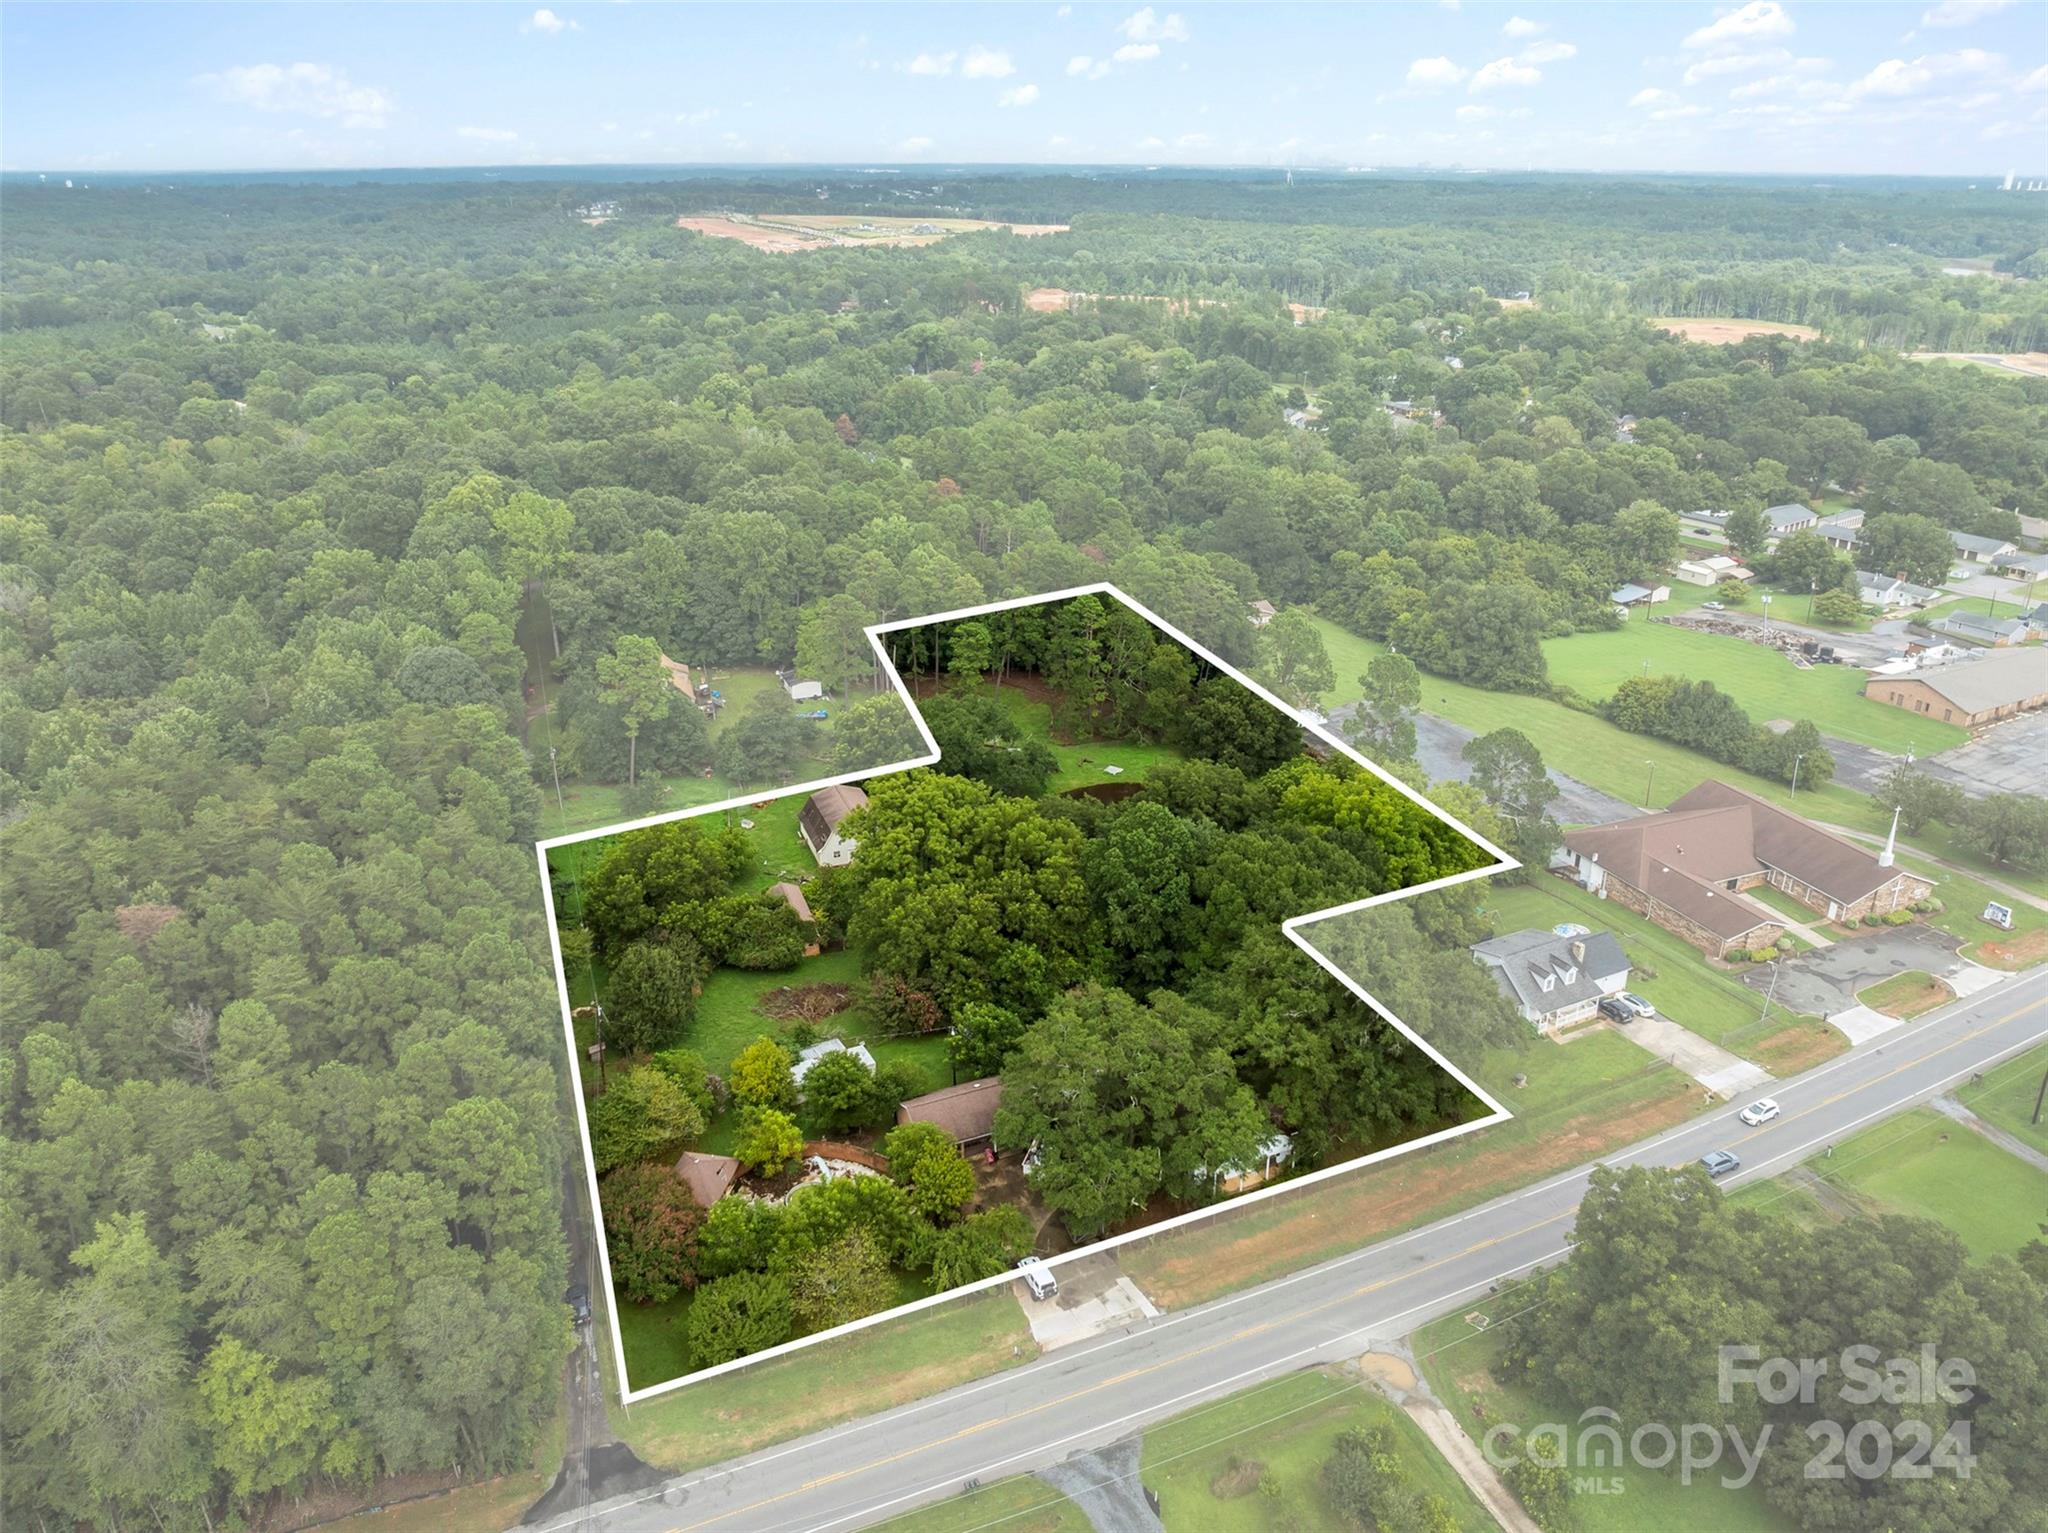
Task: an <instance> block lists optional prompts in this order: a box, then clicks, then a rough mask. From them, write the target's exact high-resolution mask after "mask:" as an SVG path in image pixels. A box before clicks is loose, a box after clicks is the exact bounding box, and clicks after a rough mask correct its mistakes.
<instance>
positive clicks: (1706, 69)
mask: <svg viewBox="0 0 2048 1533" xmlns="http://www.w3.org/2000/svg"><path fill="white" fill-rule="evenodd" d="M1791 62H1792V53H1791V50H1790V49H1787V48H1766V49H1764V50H1763V51H1762V52H1761V53H1716V54H1712V55H1710V56H1709V57H1707V58H1703V59H1699V60H1696V61H1695V62H1694V63H1693V64H1692V65H1691V67H1690V68H1688V69H1687V70H1686V72H1685V83H1686V84H1687V85H1697V84H1698V83H1699V82H1700V81H1702V80H1706V79H1711V78H1712V77H1713V76H1715V75H1747V74H1755V73H1756V72H1757V71H1758V70H1760V69H1783V68H1785V67H1786V66H1787V65H1789V64H1790V63H1791Z"/></svg>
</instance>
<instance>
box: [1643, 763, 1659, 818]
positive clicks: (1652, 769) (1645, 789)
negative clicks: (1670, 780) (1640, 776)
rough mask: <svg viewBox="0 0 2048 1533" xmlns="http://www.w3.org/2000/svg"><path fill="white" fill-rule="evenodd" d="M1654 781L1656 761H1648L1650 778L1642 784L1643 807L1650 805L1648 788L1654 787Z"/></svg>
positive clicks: (1655, 779)
mask: <svg viewBox="0 0 2048 1533" xmlns="http://www.w3.org/2000/svg"><path fill="white" fill-rule="evenodd" d="M1656 783H1657V763H1656V762H1654V761H1652V762H1651V763H1650V780H1649V781H1648V782H1646V783H1644V784H1643V807H1644V808H1645V809H1648V808H1649V807H1650V789H1651V788H1653V787H1655V786H1656Z"/></svg>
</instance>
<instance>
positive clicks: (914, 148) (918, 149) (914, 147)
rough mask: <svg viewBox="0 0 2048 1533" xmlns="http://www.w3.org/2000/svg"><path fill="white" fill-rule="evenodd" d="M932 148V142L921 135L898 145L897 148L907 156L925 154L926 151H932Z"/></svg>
mask: <svg viewBox="0 0 2048 1533" xmlns="http://www.w3.org/2000/svg"><path fill="white" fill-rule="evenodd" d="M931 146H932V141H931V140H930V139H928V138H926V137H925V136H924V135H923V134H921V133H920V134H918V135H916V136H915V137H912V138H906V139H905V140H904V141H903V142H902V143H900V144H898V145H897V146H896V147H897V148H898V149H900V150H902V151H903V152H904V153H905V154H923V153H924V152H925V151H926V150H928V149H930V148H931Z"/></svg>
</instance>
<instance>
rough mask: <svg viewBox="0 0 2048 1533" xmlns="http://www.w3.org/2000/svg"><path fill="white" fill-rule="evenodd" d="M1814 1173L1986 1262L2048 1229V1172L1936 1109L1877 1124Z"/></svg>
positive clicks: (1875, 1209)
mask: <svg viewBox="0 0 2048 1533" xmlns="http://www.w3.org/2000/svg"><path fill="white" fill-rule="evenodd" d="M1962 1095H1963V1097H1964V1100H1965V1102H1966V1103H1967V1101H1968V1093H1967V1092H1965V1093H1963V1094H1962ZM1807 1168H1808V1169H1809V1170H1811V1171H1813V1172H1814V1173H1815V1174H1816V1175H1818V1176H1820V1177H1821V1178H1822V1179H1823V1180H1825V1181H1827V1182H1828V1183H1830V1184H1831V1185H1833V1186H1835V1187H1838V1188H1841V1189H1843V1190H1844V1191H1846V1192H1848V1193H1849V1194H1851V1195H1853V1196H1855V1197H1857V1198H1858V1199H1860V1200H1861V1201H1862V1203H1863V1204H1864V1205H1865V1206H1866V1207H1867V1208H1868V1209H1869V1211H1870V1212H1872V1213H1901V1214H1915V1215H1918V1216H1919V1217H1921V1218H1924V1219H1933V1220H1935V1221H1937V1222H1938V1223H1941V1224H1945V1225H1947V1226H1948V1227H1949V1228H1950V1229H1952V1230H1954V1231H1955V1232H1956V1233H1957V1234H1958V1235H1960V1236H1961V1237H1962V1238H1963V1243H1964V1244H1965V1245H1967V1246H1968V1247H1969V1248H1970V1253H1971V1255H1973V1256H1976V1257H1979V1258H1982V1257H1986V1256H1994V1255H2006V1256H2010V1255H2012V1254H2013V1253H2015V1252H2017V1251H2018V1250H2019V1248H2020V1247H2021V1246H2023V1245H2025V1244H2026V1243H2027V1242H2028V1241H2029V1240H2033V1239H2036V1238H2040V1237H2041V1236H2042V1234H2043V1229H2042V1226H2043V1225H2044V1224H2048V1172H2044V1171H2041V1170H2038V1169H2036V1168H2035V1167H2033V1166H2030V1165H2028V1164H2027V1163H2026V1162H2025V1161H2023V1160H2021V1159H2020V1158H2019V1157H2018V1156H2017V1155H2014V1154H2013V1153H2012V1152H2011V1151H2010V1150H2007V1149H2004V1148H2003V1147H2001V1146H1999V1145H1996V1144H1993V1143H1992V1142H1991V1141H1990V1140H1989V1139H1986V1138H1985V1137H1984V1136H1983V1135H1981V1134H1977V1133H1973V1132H1971V1131H1970V1130H1969V1129H1967V1128H1965V1127H1964V1126H1963V1125H1962V1124H1960V1123H1957V1122H1956V1121H1954V1120H1953V1119H1951V1118H1945V1117H1943V1116H1942V1115H1941V1114H1940V1113H1938V1112H1935V1111H1934V1110H1933V1109H1932V1108H1925V1107H1923V1108H1918V1109H1916V1110H1914V1111H1913V1112H1909V1113H1903V1114H1901V1115H1900V1116H1898V1117H1896V1118H1888V1119H1886V1120H1885V1121H1884V1122H1882V1123H1878V1124H1874V1125H1873V1126H1871V1127H1870V1128H1867V1129H1865V1130H1864V1131H1863V1132H1862V1133H1860V1134H1857V1135H1856V1136H1855V1137H1854V1138H1852V1139H1847V1140H1844V1141H1843V1142H1842V1143H1840V1144H1838V1145H1836V1146H1835V1147H1834V1154H1833V1155H1827V1156H1821V1157H1818V1158H1816V1159H1814V1160H1810V1161H1808V1162H1807Z"/></svg>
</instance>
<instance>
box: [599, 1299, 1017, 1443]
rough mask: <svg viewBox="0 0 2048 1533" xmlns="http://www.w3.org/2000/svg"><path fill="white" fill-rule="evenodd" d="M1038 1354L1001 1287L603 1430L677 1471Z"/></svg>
mask: <svg viewBox="0 0 2048 1533" xmlns="http://www.w3.org/2000/svg"><path fill="white" fill-rule="evenodd" d="M1037 1356H1038V1345H1037V1343H1036V1342H1034V1341H1033V1340H1032V1339H1031V1327H1030V1325H1029V1324H1028V1323H1027V1322H1026V1320H1025V1318H1024V1311H1023V1310H1022V1309H1021V1308H1020V1307H1019V1306H1018V1304H1017V1300H1016V1298H1015V1297H1014V1296H1013V1295H1012V1294H1011V1293H1010V1292H1009V1290H1008V1289H1003V1290H1000V1291H997V1292H993V1293H986V1294H977V1295H975V1296H974V1297H972V1298H967V1299H961V1300H958V1301H956V1302H954V1303H952V1304H940V1305H936V1306H934V1307H933V1308H931V1309H928V1310H922V1311H920V1312H918V1313H917V1314H915V1315H906V1316H904V1317H903V1318H902V1319H900V1320H892V1321H889V1322H887V1323H886V1324H883V1325H877V1326H871V1327H869V1328H868V1329H867V1330H865V1331H856V1332H854V1333H853V1334H852V1335H850V1336H842V1337H840V1338H838V1339H836V1340H833V1341H828V1342H823V1343H820V1344H819V1345H818V1346H815V1347H809V1348H806V1349H805V1350H804V1351H802V1352H799V1353H796V1354H795V1355H794V1356H791V1357H783V1358H777V1359H775V1360H774V1361H773V1362H768V1363H763V1364H761V1365H760V1366H759V1367H756V1368H744V1369H741V1370H739V1371H738V1372H736V1373H729V1374H722V1375H720V1376H719V1377H718V1378H715V1379H705V1380H703V1381H701V1382H699V1383H695V1384H690V1385H687V1386H685V1387H684V1388H682V1389H678V1390H673V1391H671V1392H670V1393H668V1394H666V1395H661V1396H659V1397H657V1398H656V1399H653V1400H648V1401H643V1402H641V1403H640V1404H638V1405H635V1406H632V1407H630V1408H626V1407H619V1406H614V1407H613V1410H612V1429H613V1430H614V1431H615V1432H617V1433H618V1434H619V1436H620V1437H622V1438H623V1439H625V1441H626V1442H627V1443H628V1444H630V1445H631V1446H632V1448H633V1451H634V1452H636V1453H638V1454H639V1455H640V1457H641V1458H643V1459H645V1460H646V1461H647V1462H648V1463H650V1464H659V1465H660V1466H661V1467H663V1468H665V1469H671V1470H678V1471H680V1470H684V1469H692V1468H696V1467H697V1466H699V1465H702V1464H715V1463H718V1462H720V1461H721V1460H724V1459H729V1458H737V1457H739V1456H740V1455H742V1454H746V1453H752V1452H754V1451H755V1450H756V1449H759V1448H765V1447H767V1446H768V1445H769V1444H771V1443H778V1442H784V1441H786V1440H788V1439H789V1438H792V1437H801V1436H803V1435H805V1434H806V1433H809V1432H818V1431H823V1430H824V1429H825V1428H826V1427H830V1426H835V1425H837V1424H838V1423H840V1422H842V1421H850V1420H852V1419H854V1418H855V1417H859V1416H866V1415H870V1414H872V1413H873V1412H876V1411H882V1410H887V1409H889V1408H890V1407H891V1406H895V1405H901V1404H903V1403H904V1402H905V1401H909V1400H918V1399H922V1398H923V1397H924V1396H926V1395H930V1394H936V1393H938V1392H939V1391H940V1390H944V1389H951V1388H952V1387H953V1386H954V1385H956V1384H962V1383H965V1382H966V1381H967V1380H969V1379H975V1378H980V1377H982V1376H984V1375H986V1374H990V1373H995V1372H997V1371H999V1370H1000V1369H1003V1368H1009V1367H1014V1366H1015V1365H1016V1364H1018V1363H1020V1362H1029V1361H1031V1360H1032V1359H1033V1358H1035V1357H1037Z"/></svg>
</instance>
